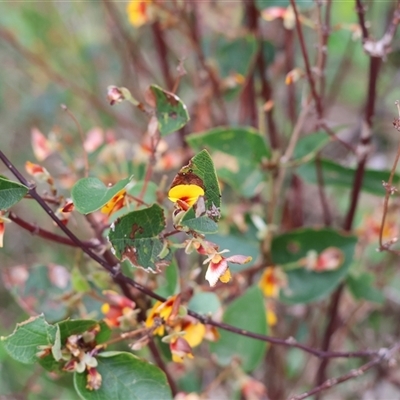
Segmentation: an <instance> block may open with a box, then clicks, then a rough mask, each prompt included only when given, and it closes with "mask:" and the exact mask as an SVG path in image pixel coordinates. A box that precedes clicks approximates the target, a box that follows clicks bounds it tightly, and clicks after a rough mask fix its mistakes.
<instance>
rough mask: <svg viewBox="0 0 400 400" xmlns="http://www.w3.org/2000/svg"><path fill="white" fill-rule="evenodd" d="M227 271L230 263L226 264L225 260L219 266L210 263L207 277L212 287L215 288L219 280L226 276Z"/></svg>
mask: <svg viewBox="0 0 400 400" xmlns="http://www.w3.org/2000/svg"><path fill="white" fill-rule="evenodd" d="M227 269H228V263H227V262H226V259H225V258H224V259H223V260H222V261H221V262H219V263H218V264H214V263H213V262H210V264H209V265H208V268H207V272H206V276H205V278H206V280H207V281H208V283H209V284H210V286H215V285H216V283H217V282H218V279H219V278H220V277H221V276H223V275H224V274H225V272H226V270H227Z"/></svg>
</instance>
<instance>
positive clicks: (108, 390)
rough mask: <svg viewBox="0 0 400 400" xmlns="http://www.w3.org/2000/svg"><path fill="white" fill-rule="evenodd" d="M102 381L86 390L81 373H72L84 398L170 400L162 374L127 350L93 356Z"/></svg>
mask: <svg viewBox="0 0 400 400" xmlns="http://www.w3.org/2000/svg"><path fill="white" fill-rule="evenodd" d="M97 360H98V367H97V369H98V371H99V373H100V374H101V376H102V380H103V384H102V385H101V387H100V389H99V390H95V391H93V390H88V389H87V388H86V385H87V382H86V377H85V375H84V374H79V373H75V374H74V385H75V389H76V391H77V392H78V394H79V396H80V398H82V399H85V400H92V399H96V400H102V399H104V400H109V399H115V400H125V399H137V400H147V399H160V400H169V399H172V396H171V391H170V389H169V386H168V383H167V379H166V377H165V374H164V373H163V372H162V371H161V370H160V369H159V368H157V367H155V366H154V365H151V364H149V363H147V362H145V361H143V360H140V359H138V358H137V357H135V356H134V355H133V354H131V353H126V352H104V353H102V354H100V355H99V356H98V358H97Z"/></svg>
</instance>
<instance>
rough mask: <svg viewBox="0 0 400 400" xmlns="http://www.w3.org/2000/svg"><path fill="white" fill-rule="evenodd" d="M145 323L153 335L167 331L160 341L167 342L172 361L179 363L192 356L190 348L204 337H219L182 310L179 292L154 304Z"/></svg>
mask: <svg viewBox="0 0 400 400" xmlns="http://www.w3.org/2000/svg"><path fill="white" fill-rule="evenodd" d="M145 325H146V327H147V328H152V330H153V335H159V336H164V334H165V333H167V335H166V336H164V337H163V338H162V341H163V342H164V343H169V346H170V350H171V354H172V361H174V362H179V363H181V362H183V359H184V358H185V357H188V358H193V357H194V356H193V351H192V348H193V347H196V346H198V345H199V344H200V343H201V342H202V341H203V340H204V339H207V340H211V341H215V340H217V339H218V337H219V336H218V332H217V331H216V329H215V328H213V327H208V326H205V325H204V324H202V323H201V322H199V321H197V320H196V319H195V318H193V317H191V316H188V315H186V314H185V313H184V312H183V309H182V306H181V295H180V294H179V295H175V296H172V297H170V298H169V299H167V300H166V301H165V302H160V301H158V302H157V303H156V304H154V306H153V307H152V309H151V310H150V312H149V315H148V317H147V319H146V323H145Z"/></svg>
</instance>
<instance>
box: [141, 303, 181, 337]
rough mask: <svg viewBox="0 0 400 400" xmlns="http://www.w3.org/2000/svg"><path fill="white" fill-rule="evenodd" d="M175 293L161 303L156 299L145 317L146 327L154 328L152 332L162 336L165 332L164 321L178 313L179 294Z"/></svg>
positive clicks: (166, 321)
mask: <svg viewBox="0 0 400 400" xmlns="http://www.w3.org/2000/svg"><path fill="white" fill-rule="evenodd" d="M178 296H179V295H175V296H172V297H170V298H169V299H168V300H167V301H165V302H164V303H162V302H161V301H157V302H156V304H154V306H153V308H152V309H151V310H150V313H149V315H148V317H147V319H146V328H154V327H155V329H154V331H153V334H154V335H159V336H163V335H164V332H165V327H164V323H168V322H169V320H170V319H171V320H173V319H174V318H175V316H176V315H177V314H178V311H179V306H180V296H179V298H178Z"/></svg>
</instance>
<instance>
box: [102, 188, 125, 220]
mask: <svg viewBox="0 0 400 400" xmlns="http://www.w3.org/2000/svg"><path fill="white" fill-rule="evenodd" d="M125 195H126V190H125V189H122V190H120V191H119V192H118V193H117V194H116V195H114V196H113V198H112V199H111V200H110V201H109V202H108V203H107V204H105V205H104V206H103V207H102V208H101V210H100V211H101V212H102V213H103V214H107V215H111V214H112V213H113V212H115V211H118V210H119V209H121V208H122V207H123V205H124V200H125Z"/></svg>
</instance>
